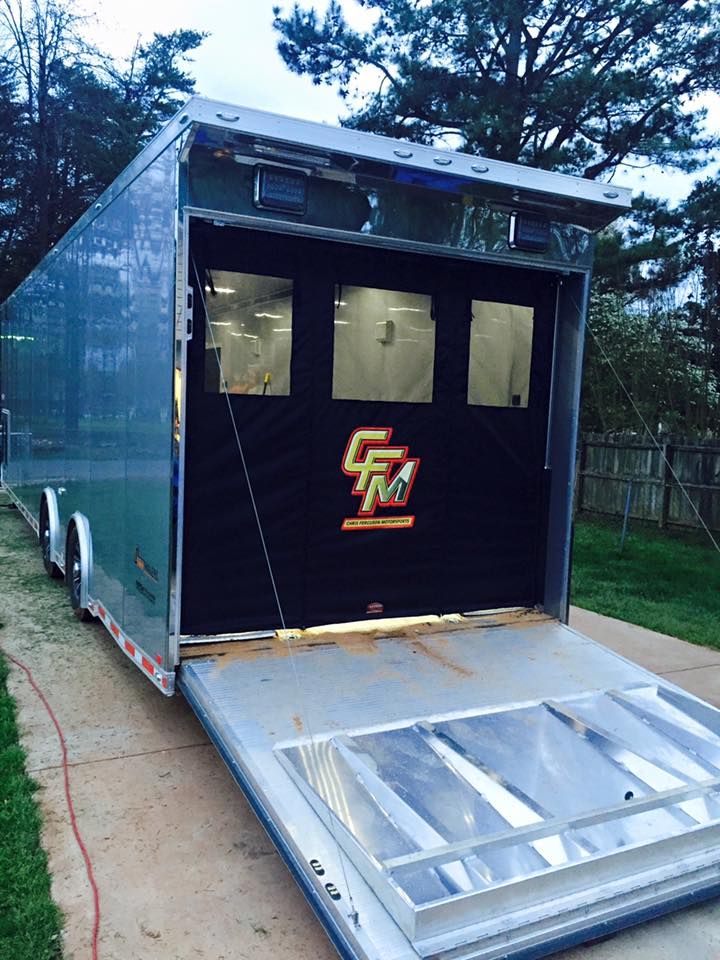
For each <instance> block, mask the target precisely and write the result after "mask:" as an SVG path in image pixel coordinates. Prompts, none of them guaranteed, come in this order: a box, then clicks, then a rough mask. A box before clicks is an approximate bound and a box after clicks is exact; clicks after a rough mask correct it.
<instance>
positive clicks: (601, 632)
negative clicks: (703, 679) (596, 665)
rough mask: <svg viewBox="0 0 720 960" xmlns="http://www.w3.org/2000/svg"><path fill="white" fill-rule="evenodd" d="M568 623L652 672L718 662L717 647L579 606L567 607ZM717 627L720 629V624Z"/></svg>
mask: <svg viewBox="0 0 720 960" xmlns="http://www.w3.org/2000/svg"><path fill="white" fill-rule="evenodd" d="M570 626H571V627H574V628H575V629H576V630H577V631H578V632H579V633H584V634H585V636H587V637H590V638H591V639H592V640H597V642H598V643H602V644H603V646H605V647H609V648H610V649H611V650H615V652H616V653H620V654H622V656H623V657H627V659H628V660H633V661H634V662H635V663H639V664H640V666H642V667H645V668H646V669H647V670H652V672H653V673H661V674H664V673H669V672H670V671H675V670H687V669H688V668H690V667H709V666H716V665H720V650H710V649H709V648H708V647H700V646H698V645H697V644H695V643H687V642H686V641H685V640H678V639H677V637H669V636H667V634H664V633H655V632H654V631H653V630H646V629H645V627H637V626H635V625H634V624H632V623H625V622H624V621H622V620H615V619H613V618H612V617H604V616H602V615H601V614H599V613H592V612H591V611H590V610H581V609H580V608H579V607H571V608H570ZM718 629H719V632H720V627H719V628H718Z"/></svg>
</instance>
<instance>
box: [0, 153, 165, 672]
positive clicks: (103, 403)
mask: <svg viewBox="0 0 720 960" xmlns="http://www.w3.org/2000/svg"><path fill="white" fill-rule="evenodd" d="M176 173H177V165H176V161H175V151H174V149H173V148H172V145H171V146H170V147H169V148H168V149H167V150H166V151H165V152H164V153H161V154H160V155H159V156H157V157H156V158H155V160H154V162H153V163H152V164H151V165H150V166H149V167H147V168H146V169H144V170H143V171H142V172H140V173H139V174H138V175H137V176H136V177H134V178H133V179H132V180H131V181H129V182H128V183H127V185H126V187H125V188H124V189H122V190H119V191H118V190H115V191H114V192H113V197H112V201H111V202H108V203H107V204H106V205H105V206H104V208H103V210H102V212H101V213H100V214H99V215H96V216H94V217H93V218H91V219H89V220H88V221H87V222H86V223H85V224H84V226H83V229H78V230H76V231H75V233H74V236H73V238H71V239H70V240H69V241H68V242H63V244H62V247H61V249H60V250H59V252H58V253H56V254H54V255H52V256H49V257H46V259H45V260H44V261H43V264H42V265H41V267H40V268H39V269H37V270H36V271H35V272H34V273H33V274H31V276H30V277H28V279H27V280H26V281H25V283H24V284H23V285H22V286H21V287H20V288H19V290H18V291H16V293H15V294H14V295H13V296H12V297H11V298H10V299H9V300H8V301H7V303H6V305H5V314H6V319H5V321H4V322H3V325H2V336H3V337H4V339H3V341H2V345H3V351H2V383H3V388H2V389H3V393H4V394H5V400H4V401H3V406H6V407H7V408H8V409H10V411H11V415H12V423H13V437H12V438H11V450H10V458H9V463H8V465H7V469H6V471H5V474H4V482H5V483H6V485H7V486H8V487H9V488H10V489H11V490H12V491H13V494H14V495H15V497H17V498H18V500H19V501H20V502H21V503H22V504H23V505H24V507H25V508H26V510H27V511H28V512H29V514H30V515H32V516H33V517H34V518H35V519H37V517H38V513H39V506H40V497H41V493H42V490H43V489H44V488H45V487H48V486H49V487H51V488H52V489H53V490H54V491H55V494H56V499H57V505H58V514H59V531H58V537H57V543H58V549H59V554H64V545H65V532H66V529H67V523H68V520H69V518H70V516H71V515H72V514H73V513H75V512H76V511H77V512H80V513H82V514H83V515H84V516H86V517H87V519H88V522H89V526H90V531H91V536H92V542H93V555H94V562H93V565H92V570H91V571H90V582H89V584H88V588H89V595H90V597H91V598H92V600H93V601H94V602H99V603H101V604H103V605H104V606H105V607H106V608H107V609H109V610H111V611H112V614H113V617H114V618H115V620H116V622H117V623H118V624H119V625H120V626H121V628H122V629H123V631H124V632H125V633H126V634H127V635H129V636H130V637H132V638H134V639H135V640H136V642H137V643H139V644H140V645H141V646H142V648H143V650H144V651H145V653H146V654H148V655H149V656H150V657H152V659H153V660H154V661H155V662H157V657H160V658H161V659H162V661H163V664H165V663H166V662H167V655H168V632H167V616H168V577H169V566H170V556H169V541H170V524H171V498H172V491H171V475H172V377H173V346H174V345H173V336H174V332H173V329H174V328H173V318H174V225H175V216H176V214H175V200H176V196H175V178H176ZM136 551H137V554H139V557H140V558H141V560H142V561H143V563H142V564H141V566H139V565H138V562H137V561H138V556H137V554H136ZM58 560H59V562H61V563H64V555H59V556H58ZM141 567H142V569H141Z"/></svg>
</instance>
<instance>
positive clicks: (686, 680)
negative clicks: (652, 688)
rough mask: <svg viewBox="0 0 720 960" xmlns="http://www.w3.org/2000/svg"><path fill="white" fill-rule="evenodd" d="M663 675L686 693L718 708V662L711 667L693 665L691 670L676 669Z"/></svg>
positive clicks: (719, 697) (719, 683)
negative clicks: (692, 694)
mask: <svg viewBox="0 0 720 960" xmlns="http://www.w3.org/2000/svg"><path fill="white" fill-rule="evenodd" d="M663 676H664V677H665V678H666V679H667V680H669V681H670V682H671V683H675V684H677V685H678V687H682V688H683V690H687V691H688V693H694V694H695V696H696V697H700V699H701V700H705V701H706V702H707V703H712V705H713V706H714V707H718V708H720V664H716V665H715V666H712V667H695V668H693V669H692V670H676V671H674V672H670V673H664V674H663Z"/></svg>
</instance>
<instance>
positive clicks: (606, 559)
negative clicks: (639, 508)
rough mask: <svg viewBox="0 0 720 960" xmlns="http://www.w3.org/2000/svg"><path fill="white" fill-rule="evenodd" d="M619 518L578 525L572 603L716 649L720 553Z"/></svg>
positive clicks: (705, 542)
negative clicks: (624, 529)
mask: <svg viewBox="0 0 720 960" xmlns="http://www.w3.org/2000/svg"><path fill="white" fill-rule="evenodd" d="M621 526H622V520H621V519H619V518H614V519H612V520H609V519H592V520H591V519H587V518H586V517H581V518H578V520H577V521H576V524H575V543H574V550H573V577H572V602H573V603H575V604H577V605H578V606H579V607H585V608H586V609H587V610H594V611H595V612H597V613H603V614H606V615H607V616H609V617H616V618H617V619H618V620H627V621H628V622H629V623H636V624H639V625H640V626H642V627H648V628H649V629H651V630H657V631H659V632H660V633H668V634H670V635H671V636H674V637H680V638H681V639H683V640H689V641H691V643H700V644H704V645H705V646H708V647H715V648H716V649H720V553H718V552H717V551H716V550H715V549H714V547H713V546H712V544H711V543H710V541H709V539H704V538H702V537H701V536H700V535H696V534H694V533H688V534H670V533H665V532H663V531H660V530H658V529H657V528H651V527H649V526H648V525H643V524H642V523H640V522H639V521H634V522H633V521H631V523H630V533H629V536H628V538H627V539H626V541H625V548H624V550H623V552H622V553H620V530H621Z"/></svg>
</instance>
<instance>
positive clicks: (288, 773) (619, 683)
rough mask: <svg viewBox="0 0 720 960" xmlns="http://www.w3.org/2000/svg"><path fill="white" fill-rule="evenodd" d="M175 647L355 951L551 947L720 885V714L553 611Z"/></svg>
mask: <svg viewBox="0 0 720 960" xmlns="http://www.w3.org/2000/svg"><path fill="white" fill-rule="evenodd" d="M366 626H367V625H366ZM184 657H185V658H184V659H183V662H182V664H181V667H180V671H179V685H180V688H181V690H182V691H183V693H184V695H185V696H186V698H187V699H188V700H189V702H190V703H191V705H192V706H193V708H194V709H195V711H196V712H197V714H198V716H199V718H200V719H201V721H202V723H203V724H204V726H205V727H206V729H207V731H208V733H209V734H210V736H211V737H212V739H213V740H214V742H215V744H216V745H217V747H218V748H219V750H220V752H221V754H222V756H223V758H224V760H225V761H226V763H227V764H228V766H229V768H230V770H231V772H232V774H233V776H234V777H235V778H236V780H237V781H238V783H239V784H240V786H241V787H242V789H243V791H244V792H245V794H246V796H247V797H248V799H249V801H250V802H251V804H252V805H253V807H254V809H255V811H256V813H257V814H258V816H259V818H260V820H261V822H262V823H263V825H264V826H265V828H266V829H267V831H268V832H269V834H270V836H271V837H272V839H273V841H274V842H275V844H276V846H277V847H278V849H279V851H280V853H281V854H282V855H283V857H284V859H285V860H286V862H287V864H288V865H289V867H290V869H291V871H292V872H293V874H294V876H295V878H296V879H297V880H298V882H299V883H300V885H301V887H302V889H303V891H304V892H305V894H306V896H307V897H308V899H309V901H310V903H311V905H312V906H313V908H314V910H315V911H316V913H317V915H318V916H319V918H320V919H321V921H322V922H323V924H324V926H325V928H326V930H327V931H328V934H329V935H330V937H331V939H332V940H333V942H334V944H335V946H336V947H337V949H338V951H339V952H340V954H341V955H342V956H345V957H352V958H358V960H360V958H362V960H376V958H377V960H380V958H383V960H401V958H402V960H411V958H416V957H422V958H438V960H440V958H442V960H450V958H452V960H461V958H463V960H464V958H468V960H469V958H482V960H496V958H501V957H522V958H532V957H540V956H544V955H546V954H548V953H550V952H552V951H554V950H556V949H560V948H562V947H565V946H570V945H572V944H574V943H578V942H581V941H584V940H587V939H590V938H594V937H597V936H602V935H604V934H607V933H609V932H612V931H613V930H616V929H619V928H621V927H624V926H629V925H631V924H633V923H638V922H640V921H642V920H644V919H647V918H650V917H653V916H656V915H659V914H661V913H664V912H666V911H668V910H671V909H675V908H677V907H679V906H682V905H684V904H686V903H692V902H695V901H698V900H700V899H704V898H706V897H709V896H713V895H717V893H718V892H720V865H719V864H720V711H717V710H716V709H714V708H713V707H710V706H708V705H707V704H704V703H703V702H701V701H700V700H697V699H695V698H694V697H692V696H689V695H688V694H686V693H684V692H682V691H680V690H679V689H677V688H676V687H674V686H673V685H671V684H668V683H667V682H665V681H664V680H662V679H660V678H658V677H656V676H654V675H653V674H650V673H648V672H647V671H645V670H643V669H641V668H640V667H638V666H636V665H634V664H632V663H629V662H628V661H626V660H624V659H623V658H622V657H619V656H618V655H616V654H614V653H612V652H610V651H608V650H606V649H605V648H603V647H602V646H600V645H599V644H596V643H595V642H593V641H591V640H589V639H587V638H586V637H583V636H581V635H580V634H578V633H576V632H575V631H573V630H572V629H570V628H569V627H567V626H565V625H563V624H561V623H559V622H558V621H556V620H552V619H550V618H548V617H544V616H542V615H540V614H536V613H532V612H527V613H525V614H522V615H519V614H513V615H510V616H507V615H505V616H485V617H478V618H463V619H462V620H460V621H459V622H454V623H453V622H449V621H446V622H444V623H443V622H435V623H433V624H427V625H422V624H417V623H415V624H413V625H411V626H406V627H405V628H404V629H403V630H399V631H394V632H392V631H388V632H387V634H385V633H384V632H383V631H379V630H376V631H374V632H372V633H368V632H367V631H366V632H359V633H357V632H349V631H346V632H342V631H340V632H338V631H337V630H333V631H327V632H318V631H308V632H306V633H301V634H298V635H297V636H296V637H295V638H294V639H291V640H287V638H285V639H283V638H280V637H274V638H267V639H260V640H254V641H246V642H242V643H241V642H236V643H228V644H216V645H214V646H207V647H202V646H200V647H198V646H195V647H190V648H187V649H186V650H185V651H184Z"/></svg>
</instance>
